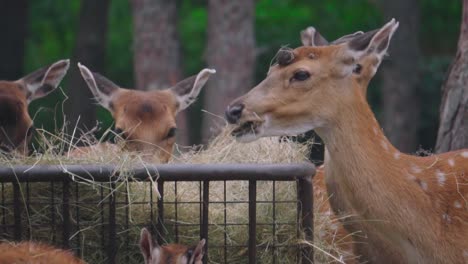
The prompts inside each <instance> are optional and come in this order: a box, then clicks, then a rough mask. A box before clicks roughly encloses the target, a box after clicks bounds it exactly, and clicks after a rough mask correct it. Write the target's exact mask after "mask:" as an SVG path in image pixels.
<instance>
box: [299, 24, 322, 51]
mask: <svg viewBox="0 0 468 264" xmlns="http://www.w3.org/2000/svg"><path fill="white" fill-rule="evenodd" d="M301 41H302V45H304V46H313V47H315V46H326V45H328V41H327V40H326V39H325V38H324V37H323V36H322V35H321V34H320V33H319V32H318V31H317V29H315V28H314V27H308V28H306V29H304V30H302V31H301Z"/></svg>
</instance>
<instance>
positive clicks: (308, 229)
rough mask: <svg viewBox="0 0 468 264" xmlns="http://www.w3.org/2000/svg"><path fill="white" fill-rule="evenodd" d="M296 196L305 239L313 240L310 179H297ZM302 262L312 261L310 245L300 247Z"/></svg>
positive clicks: (312, 208)
mask: <svg viewBox="0 0 468 264" xmlns="http://www.w3.org/2000/svg"><path fill="white" fill-rule="evenodd" d="M297 196H298V200H299V201H300V203H301V224H302V230H303V232H304V236H305V237H304V238H305V240H307V241H309V242H310V243H313V242H314V212H313V210H314V202H313V188H312V180H311V179H310V178H309V179H304V180H299V181H297ZM301 258H302V264H306V263H307V264H308V263H313V262H314V249H313V247H310V246H302V247H301Z"/></svg>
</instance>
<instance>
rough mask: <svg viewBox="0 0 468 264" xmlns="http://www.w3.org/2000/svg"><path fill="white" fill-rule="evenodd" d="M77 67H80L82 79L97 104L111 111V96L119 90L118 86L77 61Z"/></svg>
mask: <svg viewBox="0 0 468 264" xmlns="http://www.w3.org/2000/svg"><path fill="white" fill-rule="evenodd" d="M78 68H79V69H80V72H81V76H83V79H84V80H85V82H86V84H87V85H88V87H89V89H90V90H91V92H92V93H93V95H94V97H95V98H96V100H97V101H98V102H99V104H101V105H102V106H103V107H105V108H107V109H108V110H109V111H112V110H113V109H112V107H111V105H112V104H111V102H112V96H113V95H114V94H115V93H116V92H118V91H119V90H120V88H119V86H117V85H116V84H115V83H113V82H112V81H110V80H109V79H107V78H106V77H104V76H102V75H100V74H99V73H96V72H91V71H90V70H89V69H88V68H87V67H86V66H84V65H82V64H80V63H78Z"/></svg>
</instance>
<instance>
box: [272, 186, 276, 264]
mask: <svg viewBox="0 0 468 264" xmlns="http://www.w3.org/2000/svg"><path fill="white" fill-rule="evenodd" d="M272 249H273V259H272V263H273V264H274V263H276V181H273V246H272Z"/></svg>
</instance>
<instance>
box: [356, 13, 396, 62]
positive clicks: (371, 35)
mask: <svg viewBox="0 0 468 264" xmlns="http://www.w3.org/2000/svg"><path fill="white" fill-rule="evenodd" d="M398 25H399V23H398V22H396V20H395V19H394V18H393V19H392V20H390V22H388V23H387V24H385V25H384V26H383V27H382V28H380V29H377V30H373V31H369V32H366V33H364V34H361V35H359V36H357V37H356V38H354V39H352V40H351V41H349V42H348V48H349V49H350V50H351V51H353V52H356V53H357V54H359V55H358V57H362V56H367V55H377V57H378V58H379V59H380V60H381V59H382V58H383V56H384V55H385V54H386V52H387V49H388V46H389V44H390V40H391V39H392V36H393V33H395V31H396V30H397V28H398Z"/></svg>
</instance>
